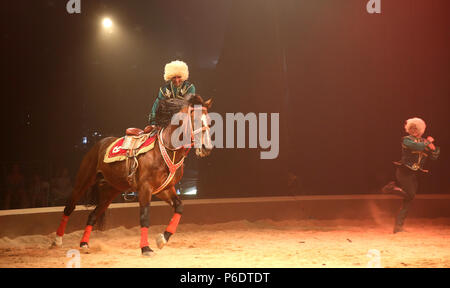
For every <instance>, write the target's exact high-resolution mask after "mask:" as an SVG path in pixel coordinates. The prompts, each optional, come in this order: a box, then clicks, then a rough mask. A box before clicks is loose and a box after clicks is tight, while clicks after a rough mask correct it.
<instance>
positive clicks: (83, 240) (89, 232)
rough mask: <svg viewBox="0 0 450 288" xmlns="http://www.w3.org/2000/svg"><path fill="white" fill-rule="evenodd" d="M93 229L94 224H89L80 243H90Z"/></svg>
mask: <svg viewBox="0 0 450 288" xmlns="http://www.w3.org/2000/svg"><path fill="white" fill-rule="evenodd" d="M91 231H92V226H91V225H87V226H86V228H85V229H84V234H83V238H81V241H80V243H82V242H86V243H89V236H91Z"/></svg>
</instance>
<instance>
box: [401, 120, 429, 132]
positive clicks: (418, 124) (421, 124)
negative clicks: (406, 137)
mask: <svg viewBox="0 0 450 288" xmlns="http://www.w3.org/2000/svg"><path fill="white" fill-rule="evenodd" d="M426 127H427V125H426V124H425V121H423V120H422V119H420V118H417V117H416V118H411V119H408V120H406V124H405V131H406V133H408V134H411V129H412V128H416V129H417V131H418V132H419V134H420V136H422V135H423V133H425V128H426Z"/></svg>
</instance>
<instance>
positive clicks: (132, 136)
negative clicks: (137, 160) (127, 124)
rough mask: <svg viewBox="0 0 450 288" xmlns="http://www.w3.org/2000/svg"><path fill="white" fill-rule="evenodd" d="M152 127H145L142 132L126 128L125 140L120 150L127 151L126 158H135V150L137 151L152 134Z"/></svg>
mask: <svg viewBox="0 0 450 288" xmlns="http://www.w3.org/2000/svg"><path fill="white" fill-rule="evenodd" d="M154 128H155V127H154V126H147V127H145V128H144V130H142V129H139V128H128V129H127V130H126V131H125V138H124V140H123V143H122V146H121V148H122V149H123V150H127V156H128V157H134V156H136V155H135V153H136V150H137V149H139V148H140V147H141V146H142V144H144V142H145V141H147V139H148V137H150V134H153V133H151V132H153V130H155V129H154Z"/></svg>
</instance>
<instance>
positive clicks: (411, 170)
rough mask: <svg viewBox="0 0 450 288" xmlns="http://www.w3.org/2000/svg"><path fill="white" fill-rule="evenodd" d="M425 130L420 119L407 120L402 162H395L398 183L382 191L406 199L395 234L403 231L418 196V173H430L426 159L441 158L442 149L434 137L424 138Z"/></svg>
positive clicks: (396, 222)
mask: <svg viewBox="0 0 450 288" xmlns="http://www.w3.org/2000/svg"><path fill="white" fill-rule="evenodd" d="M425 128H426V124H425V122H424V121H423V120H422V119H420V118H411V119H408V120H406V124H405V131H406V133H408V134H409V135H408V136H405V137H403V138H402V158H401V160H400V161H399V162H394V164H396V165H397V166H398V167H397V170H396V173H395V176H396V178H397V183H395V182H394V181H392V182H390V183H389V184H387V185H386V186H384V187H383V189H382V191H383V193H394V194H400V195H402V196H403V197H404V199H403V203H402V207H401V208H400V211H399V213H398V215H397V218H396V221H395V226H394V233H397V232H402V231H403V223H404V222H405V218H406V215H407V214H408V211H409V208H410V206H411V203H412V201H413V199H414V197H415V196H416V193H417V189H418V183H417V171H419V170H420V171H422V172H425V173H426V172H428V171H427V170H424V169H423V167H424V163H425V159H426V158H427V157H430V158H431V159H432V160H436V159H437V158H438V156H439V152H440V149H439V147H436V146H434V144H433V142H434V139H433V137H431V136H428V137H427V138H426V139H424V138H422V135H423V133H424V132H425Z"/></svg>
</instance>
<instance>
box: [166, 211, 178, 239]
mask: <svg viewBox="0 0 450 288" xmlns="http://www.w3.org/2000/svg"><path fill="white" fill-rule="evenodd" d="M180 219H181V214H178V213H175V214H173V217H172V219H171V220H170V223H169V226H167V228H166V231H167V232H170V233H172V234H175V231H176V230H177V227H178V223H180Z"/></svg>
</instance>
